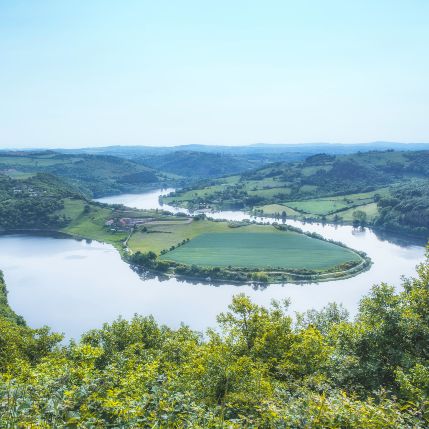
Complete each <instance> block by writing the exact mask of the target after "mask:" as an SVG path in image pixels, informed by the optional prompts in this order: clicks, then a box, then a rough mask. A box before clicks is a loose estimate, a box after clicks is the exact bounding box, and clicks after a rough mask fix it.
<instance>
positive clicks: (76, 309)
mask: <svg viewBox="0 0 429 429" xmlns="http://www.w3.org/2000/svg"><path fill="white" fill-rule="evenodd" d="M168 191H170V190H167V191H164V192H168ZM160 194H161V191H153V192H147V193H144V194H137V195H135V194H126V195H119V196H113V197H109V198H103V199H100V201H103V202H108V203H123V204H126V205H128V206H131V207H137V208H167V209H169V207H165V206H164V207H161V206H160V205H159V202H158V197H159V195H160ZM179 211H183V210H182V209H180V210H179ZM211 216H213V217H217V218H227V219H243V218H246V217H247V218H248V216H246V215H244V214H243V213H240V212H219V213H213V214H211ZM288 223H290V224H293V225H296V226H299V227H301V228H303V229H305V230H308V231H315V232H319V233H321V234H322V235H323V236H325V237H327V238H333V239H335V240H340V241H343V242H344V243H346V244H347V245H349V246H351V247H353V248H355V249H358V250H363V251H365V252H367V253H368V255H369V256H370V257H371V258H372V260H373V262H374V265H373V266H372V268H371V270H370V271H367V272H365V273H363V274H360V275H359V276H357V277H353V278H351V279H346V280H340V281H336V282H327V283H320V284H309V285H293V284H286V285H270V286H268V287H267V288H265V289H254V288H253V287H252V286H250V285H249V286H247V285H246V286H235V285H228V284H225V285H220V286H212V285H206V284H201V283H194V284H193V283H191V282H184V281H178V280H176V279H169V280H166V281H160V280H159V279H148V280H142V279H140V277H139V276H138V275H137V274H136V273H135V272H133V271H132V270H131V269H130V268H129V266H128V265H127V264H125V263H124V262H123V261H122V260H121V258H120V257H119V254H118V253H117V252H116V251H115V249H114V248H113V247H112V246H110V245H106V244H102V243H98V242H94V241H93V242H86V241H76V240H72V239H56V238H49V237H31V236H22V235H20V236H17V235H9V236H2V237H0V269H2V270H3V271H4V274H5V277H6V281H7V285H8V289H9V301H10V304H11V306H12V307H13V309H14V310H15V311H16V312H17V313H19V314H21V315H23V316H24V318H25V319H26V320H27V322H28V323H29V325H31V326H33V327H39V326H43V325H45V324H46V325H49V326H51V327H52V328H53V329H54V330H56V331H60V332H64V333H65V334H66V336H67V337H69V338H71V337H75V338H76V337H78V336H79V335H80V334H81V333H82V332H84V331H86V330H88V329H91V328H96V327H100V326H102V324H103V323H104V322H109V321H112V320H114V319H116V318H117V317H118V316H119V315H122V316H123V317H125V318H129V317H132V315H133V314H135V313H139V314H143V315H148V314H153V315H154V316H155V318H156V319H157V320H158V321H159V322H161V323H165V324H167V325H169V326H171V327H177V326H179V324H180V323H181V322H184V323H186V324H189V325H190V326H191V327H192V328H194V329H197V330H204V329H205V328H207V327H209V326H213V325H214V324H215V320H216V315H217V314H219V313H220V312H221V311H225V309H226V308H227V305H228V304H229V303H230V301H231V298H232V296H233V295H234V294H236V293H238V292H245V293H246V294H247V295H249V296H250V297H251V298H252V299H253V300H254V301H255V302H258V303H260V304H263V305H269V303H270V301H271V300H272V299H273V298H274V299H283V298H290V299H291V303H292V304H291V307H290V308H291V312H294V311H304V310H306V309H310V308H321V307H323V306H324V305H326V304H327V303H329V302H333V301H336V302H341V303H342V304H343V305H344V306H345V307H346V308H347V309H349V310H350V311H351V313H352V314H353V313H355V312H356V309H357V305H358V302H359V299H360V298H361V297H362V295H364V294H365V293H367V292H368V290H369V289H370V288H371V286H372V285H373V284H376V283H380V282H381V281H385V282H388V283H391V284H393V285H395V286H396V287H399V286H400V279H401V276H402V275H405V276H411V275H414V274H415V266H416V264H418V263H419V262H421V261H422V260H423V258H424V247H423V246H418V245H412V244H404V243H400V244H397V243H395V242H393V241H389V240H383V239H381V238H379V237H377V236H376V235H375V234H374V232H372V231H371V230H368V229H367V230H365V231H356V230H354V229H353V228H352V227H349V226H338V227H334V226H327V225H325V226H323V225H320V224H302V223H301V222H293V221H288Z"/></svg>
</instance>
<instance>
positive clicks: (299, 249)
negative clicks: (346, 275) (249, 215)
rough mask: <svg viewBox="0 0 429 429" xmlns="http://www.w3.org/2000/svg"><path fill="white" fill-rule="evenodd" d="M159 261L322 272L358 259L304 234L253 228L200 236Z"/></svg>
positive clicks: (338, 248)
mask: <svg viewBox="0 0 429 429" xmlns="http://www.w3.org/2000/svg"><path fill="white" fill-rule="evenodd" d="M161 259H164V260H173V261H175V262H179V263H183V264H188V265H192V264H195V265H199V266H210V267H215V266H218V267H228V266H233V267H241V268H255V269H277V268H280V269H286V270H287V269H312V270H324V269H327V268H332V267H333V266H336V265H340V264H343V263H345V262H349V261H358V260H360V257H359V256H358V255H357V254H356V253H354V252H352V251H350V250H348V249H345V248H342V247H340V246H337V245H335V244H332V243H327V242H325V241H322V240H317V239H314V238H310V237H307V236H305V235H303V234H297V233H295V232H285V231H278V230H276V229H274V228H273V227H270V226H252V227H241V228H234V229H230V231H227V232H216V233H204V234H201V235H199V236H198V237H196V238H194V239H193V240H191V241H190V242H188V243H187V244H185V245H183V246H180V247H178V248H176V249H174V250H173V251H170V252H168V253H166V254H164V255H163V256H162V257H161Z"/></svg>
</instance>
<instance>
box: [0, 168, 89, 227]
mask: <svg viewBox="0 0 429 429" xmlns="http://www.w3.org/2000/svg"><path fill="white" fill-rule="evenodd" d="M65 198H82V195H81V194H80V193H79V191H77V190H76V189H75V188H73V187H72V186H70V185H68V184H66V183H64V182H62V181H61V180H59V179H57V178H56V177H54V176H51V175H48V174H37V175H35V176H33V177H30V178H28V179H24V180H16V179H11V178H9V177H7V176H4V175H0V228H2V229H6V230H10V229H55V228H60V227H62V226H65V225H66V224H67V223H68V221H69V219H68V218H67V217H66V216H65V215H64V214H60V213H59V211H61V210H62V209H63V208H64V202H63V201H64V199H65Z"/></svg>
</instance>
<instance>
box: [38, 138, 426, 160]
mask: <svg viewBox="0 0 429 429" xmlns="http://www.w3.org/2000/svg"><path fill="white" fill-rule="evenodd" d="M389 149H393V150H402V151H403V150H428V149H429V143H399V142H385V141H376V142H370V143H351V144H345V143H326V142H317V143H300V144H273V143H255V144H250V145H245V146H220V145H219V146H218V145H203V144H189V145H180V146H161V147H154V146H121V145H115V146H106V147H89V148H80V149H55V150H56V151H57V152H62V153H87V154H104V155H114V156H120V157H125V158H127V157H131V156H147V155H162V154H167V153H171V152H179V151H188V152H189V151H193V152H208V153H225V154H237V155H242V154H252V153H254V154H257V153H266V154H274V153H288V152H293V153H303V154H309V155H311V154H315V153H321V152H324V153H329V154H337V155H340V154H349V153H355V152H359V151H365V152H367V151H371V150H389ZM33 150H34V149H33Z"/></svg>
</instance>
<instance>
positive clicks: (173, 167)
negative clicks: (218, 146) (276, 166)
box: [137, 151, 267, 178]
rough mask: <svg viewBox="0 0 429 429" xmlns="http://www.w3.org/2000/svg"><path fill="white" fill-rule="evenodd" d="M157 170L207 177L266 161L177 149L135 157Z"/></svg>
mask: <svg viewBox="0 0 429 429" xmlns="http://www.w3.org/2000/svg"><path fill="white" fill-rule="evenodd" d="M137 160H138V161H140V162H142V163H144V164H146V165H148V166H150V167H153V168H155V169H157V170H160V171H164V172H168V173H173V174H177V175H179V176H184V177H193V178H209V177H221V176H226V175H231V174H237V173H242V172H243V171H246V170H250V169H252V168H256V167H260V166H262V165H264V164H266V163H267V161H265V160H263V159H253V158H252V157H242V156H236V155H228V154H222V153H209V152H192V151H177V152H171V153H166V154H164V155H158V156H146V157H141V158H137Z"/></svg>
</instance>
